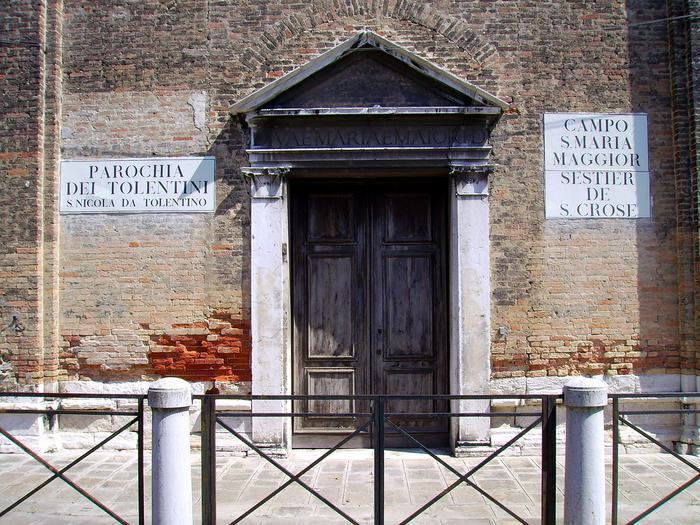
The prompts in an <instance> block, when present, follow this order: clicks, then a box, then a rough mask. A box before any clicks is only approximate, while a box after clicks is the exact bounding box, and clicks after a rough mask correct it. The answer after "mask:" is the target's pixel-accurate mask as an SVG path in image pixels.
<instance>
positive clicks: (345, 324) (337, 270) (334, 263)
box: [307, 255, 356, 359]
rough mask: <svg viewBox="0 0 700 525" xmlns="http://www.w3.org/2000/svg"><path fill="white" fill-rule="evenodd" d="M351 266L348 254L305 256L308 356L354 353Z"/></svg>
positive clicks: (346, 355) (323, 357)
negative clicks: (306, 260) (306, 259)
mask: <svg viewBox="0 0 700 525" xmlns="http://www.w3.org/2000/svg"><path fill="white" fill-rule="evenodd" d="M355 264H356V263H355ZM352 267H353V257H349V256H345V257H343V256H337V255H336V256H327V255H314V256H310V257H309V258H308V263H307V268H308V274H307V286H308V290H307V294H308V295H307V297H308V312H307V316H308V320H307V327H308V333H307V341H308V343H307V344H308V347H307V348H308V355H307V357H308V358H321V359H327V358H333V357H340V358H344V357H353V353H354V348H353V342H352V329H353V326H352V320H353V314H354V312H353V309H352V306H353V305H352V303H353V283H352Z"/></svg>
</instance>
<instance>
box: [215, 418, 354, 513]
mask: <svg viewBox="0 0 700 525" xmlns="http://www.w3.org/2000/svg"><path fill="white" fill-rule="evenodd" d="M216 422H217V423H218V424H219V425H221V426H222V427H223V428H225V429H226V430H228V431H229V432H230V433H231V434H232V435H233V436H235V437H237V438H238V439H239V440H240V441H241V442H242V443H243V444H244V445H246V446H247V447H250V448H251V449H253V450H254V451H255V452H257V453H258V454H260V457H261V458H263V459H264V460H265V461H267V462H268V463H270V464H271V465H273V466H275V467H277V469H278V470H280V471H281V472H283V473H284V474H286V475H287V476H289V477H290V478H292V477H294V474H292V473H291V472H289V471H288V470H287V469H286V468H284V466H282V465H280V464H279V463H278V462H277V461H275V460H274V459H272V458H271V457H270V456H268V455H267V454H265V453H264V452H263V451H262V450H261V449H260V448H259V447H258V446H256V445H255V444H254V443H252V442H250V441H249V440H248V439H246V438H245V436H243V435H241V434H240V433H239V432H237V431H235V430H234V429H232V428H231V427H230V426H228V425H227V424H226V423H224V422H223V421H221V419H220V418H219V417H217V418H216ZM296 483H298V484H299V485H300V486H302V487H304V488H305V489H306V490H307V491H309V492H310V493H311V494H313V495H314V496H316V497H317V498H318V499H319V500H321V501H322V502H323V503H325V504H326V505H328V506H329V507H330V508H331V509H333V510H334V511H335V512H337V513H338V514H340V515H341V516H342V517H343V518H345V519H346V520H348V521H349V522H350V523H354V524H355V525H359V523H358V522H357V521H355V520H354V519H353V518H352V517H350V516H349V515H348V514H346V513H345V512H344V511H343V510H341V509H339V508H338V507H336V506H335V505H334V504H333V502H331V501H329V500H328V499H327V498H326V497H324V496H323V495H322V494H319V493H318V492H317V491H315V490H314V489H313V488H311V487H310V486H309V485H307V484H306V483H305V482H304V481H302V480H301V479H298V480H296ZM234 523H236V521H232V522H231V524H232V525H233V524H234Z"/></svg>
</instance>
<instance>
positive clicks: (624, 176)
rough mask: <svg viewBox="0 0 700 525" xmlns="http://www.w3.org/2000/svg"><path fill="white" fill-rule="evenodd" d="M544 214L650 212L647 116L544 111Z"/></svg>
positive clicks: (627, 216)
mask: <svg viewBox="0 0 700 525" xmlns="http://www.w3.org/2000/svg"><path fill="white" fill-rule="evenodd" d="M544 154H545V216H546V217H547V218H548V219H554V218H557V219H604V218H608V219H631V218H640V217H649V216H650V215H651V199H650V194H649V154H648V146H647V116H646V115H645V114H622V115H613V114H590V113H583V114H581V113H545V115H544Z"/></svg>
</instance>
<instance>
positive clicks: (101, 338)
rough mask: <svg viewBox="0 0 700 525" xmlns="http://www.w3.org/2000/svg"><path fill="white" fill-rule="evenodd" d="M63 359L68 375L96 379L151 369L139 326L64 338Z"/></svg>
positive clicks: (131, 374)
mask: <svg viewBox="0 0 700 525" xmlns="http://www.w3.org/2000/svg"><path fill="white" fill-rule="evenodd" d="M63 338H64V341H65V342H67V343H68V346H67V347H65V348H64V349H63V351H62V355H61V360H62V362H63V366H64V368H65V369H66V370H67V371H68V372H69V373H74V374H76V375H79V376H80V377H81V378H83V377H86V378H90V379H97V378H101V377H109V378H111V379H115V378H118V377H119V376H120V375H128V376H133V375H134V374H135V373H136V374H138V373H139V372H145V370H146V367H147V366H148V345H147V344H146V342H145V341H144V340H143V338H142V336H141V335H139V333H138V327H137V328H132V327H127V328H113V329H111V330H110V331H109V333H108V334H106V335H89V336H84V337H81V336H77V335H67V336H64V337H63Z"/></svg>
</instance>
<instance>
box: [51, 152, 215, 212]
mask: <svg viewBox="0 0 700 525" xmlns="http://www.w3.org/2000/svg"><path fill="white" fill-rule="evenodd" d="M215 165H216V161H215V159H214V157H165V158H156V157H153V158H141V159H95V160H64V161H61V190H60V208H59V209H60V212H61V213H65V214H67V213H156V212H179V213H183V212H187V213H211V212H213V211H214V210H215V209H216V187H215V179H214V174H215V171H216V169H215Z"/></svg>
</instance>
